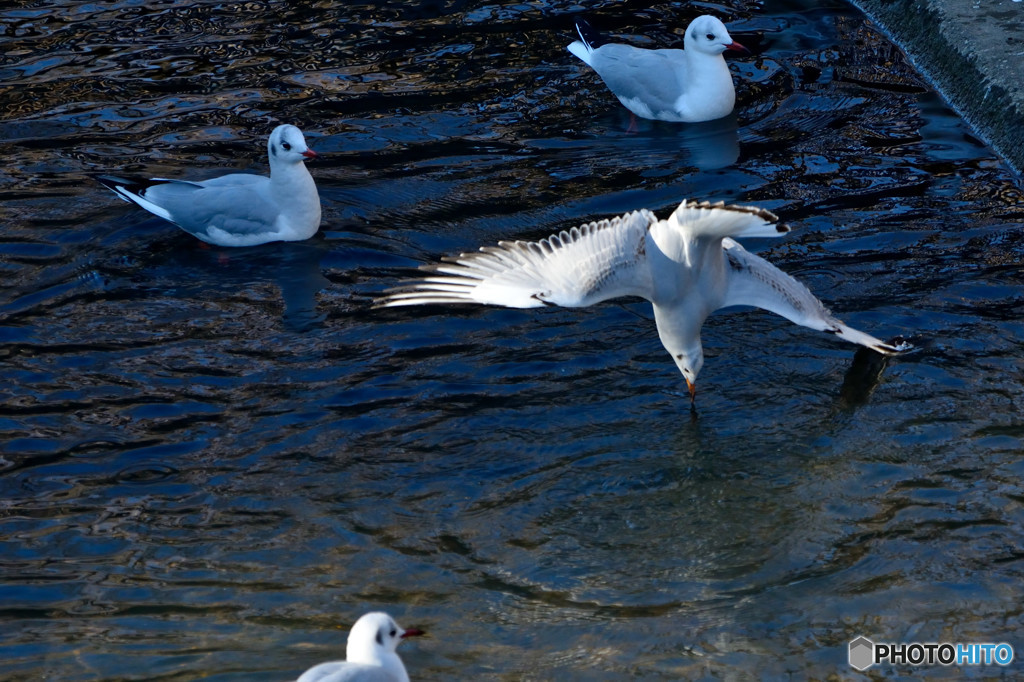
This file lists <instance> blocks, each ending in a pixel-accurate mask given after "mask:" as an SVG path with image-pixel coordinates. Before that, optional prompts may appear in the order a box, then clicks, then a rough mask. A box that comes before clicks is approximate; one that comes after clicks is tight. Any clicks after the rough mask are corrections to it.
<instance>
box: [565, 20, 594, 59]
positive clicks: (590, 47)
mask: <svg viewBox="0 0 1024 682" xmlns="http://www.w3.org/2000/svg"><path fill="white" fill-rule="evenodd" d="M576 32H577V33H579V34H580V39H579V40H577V41H576V42H574V43H571V44H569V45H568V46H567V47H566V49H567V50H569V52H572V53H573V54H574V55H576V56H577V57H579V58H580V59H581V60H582V61H583V63H585V64H587V65H588V66H591V64H590V56H591V55H592V54H593V52H594V50H596V49H597V48H599V47H601V43H602V42H603V41H602V40H601V34H600V33H598V32H597V31H596V30H595V29H594V27H593V26H591V25H590V24H589V23H588V22H587V20H586V19H577V20H576Z"/></svg>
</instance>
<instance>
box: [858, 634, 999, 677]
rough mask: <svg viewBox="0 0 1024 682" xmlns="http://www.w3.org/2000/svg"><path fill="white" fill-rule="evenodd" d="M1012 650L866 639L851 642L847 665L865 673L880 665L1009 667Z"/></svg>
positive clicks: (981, 645) (969, 645) (974, 645)
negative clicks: (896, 642) (880, 641)
mask: <svg viewBox="0 0 1024 682" xmlns="http://www.w3.org/2000/svg"><path fill="white" fill-rule="evenodd" d="M1012 662H1013V647H1012V646H1010V645H1009V644H1006V643H1005V642H1001V643H999V644H950V643H948V642H943V643H941V644H939V643H935V642H929V643H927V644H923V643H921V642H910V643H901V644H893V643H885V644H882V643H877V642H872V641H871V640H870V639H868V638H867V637H863V636H862V637H858V638H857V639H855V640H853V641H852V642H850V665H851V666H853V667H854V668H856V669H857V670H867V669H868V668H870V667H871V666H873V665H877V664H879V663H889V664H891V665H993V664H994V665H1010V663H1012Z"/></svg>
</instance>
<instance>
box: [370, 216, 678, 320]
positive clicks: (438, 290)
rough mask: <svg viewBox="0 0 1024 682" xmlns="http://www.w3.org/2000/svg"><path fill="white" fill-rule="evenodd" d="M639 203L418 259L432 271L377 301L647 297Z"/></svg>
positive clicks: (516, 303)
mask: <svg viewBox="0 0 1024 682" xmlns="http://www.w3.org/2000/svg"><path fill="white" fill-rule="evenodd" d="M657 220H658V219H657V218H656V217H655V216H654V214H653V213H651V212H650V211H646V210H641V211H635V212H633V213H627V214H626V215H623V216H620V217H617V218H612V219H610V220H601V221H598V222H594V223H588V224H586V225H582V226H580V227H574V228H572V229H571V230H567V231H563V232H560V233H558V234H556V235H552V236H551V237H548V238H547V239H542V240H541V241H539V242H522V241H516V242H499V244H498V246H497V247H483V248H481V249H480V250H479V251H478V252H475V253H464V254H462V255H460V256H457V257H455V258H445V259H444V261H445V262H443V263H440V264H438V265H428V266H424V268H423V269H425V270H427V271H429V272H431V273H433V274H431V275H429V276H426V277H423V278H422V279H418V280H411V281H409V282H406V283H404V284H402V285H401V286H398V287H396V288H394V289H389V290H387V291H386V292H385V294H386V295H385V296H384V297H382V298H380V299H378V300H377V301H376V302H375V305H376V306H377V307H392V306H403V305H421V304H425V303H484V304H491V305H501V306H506V307H509V308H537V307H540V306H554V305H559V306H566V307H574V308H575V307H583V306H589V305H593V304H595V303H600V302H601V301H607V300H608V299H612V298H618V297H620V296H639V297H641V298H647V299H650V297H651V295H652V293H653V291H652V290H653V286H652V283H651V271H650V268H649V266H648V263H647V251H646V250H647V239H648V233H649V231H650V228H651V226H652V225H654V224H655V223H656V222H657Z"/></svg>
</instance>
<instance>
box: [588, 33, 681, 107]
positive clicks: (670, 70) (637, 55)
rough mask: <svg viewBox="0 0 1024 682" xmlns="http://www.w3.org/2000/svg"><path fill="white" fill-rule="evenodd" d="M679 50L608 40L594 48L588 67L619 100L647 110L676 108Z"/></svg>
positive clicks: (678, 94) (679, 65)
mask: <svg viewBox="0 0 1024 682" xmlns="http://www.w3.org/2000/svg"><path fill="white" fill-rule="evenodd" d="M682 56H683V51H682V50H645V49H643V48H639V47H633V46H631V45H621V44H617V43H610V44H608V45H602V46H601V47H599V48H597V49H596V50H594V52H593V55H592V56H591V66H593V68H594V70H595V71H597V73H598V75H600V76H601V78H602V79H603V80H604V82H605V84H606V85H607V86H608V89H609V90H611V91H612V92H613V93H615V96H616V97H618V98H620V99H628V100H636V101H639V102H642V103H643V104H644V105H646V106H647V107H648V108H649V109H650V110H651V113H653V114H657V113H659V112H671V113H673V114H674V113H675V111H676V106H675V105H676V100H677V99H679V97H680V95H682V94H683V90H682V85H681V82H682V80H681V78H680V73H679V71H680V69H682V68H683V59H682Z"/></svg>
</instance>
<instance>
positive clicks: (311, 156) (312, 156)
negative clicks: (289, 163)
mask: <svg viewBox="0 0 1024 682" xmlns="http://www.w3.org/2000/svg"><path fill="white" fill-rule="evenodd" d="M302 155H303V156H305V157H306V158H307V159H315V158H316V152H315V151H313V150H312V149H307V150H306V151H304V152H302Z"/></svg>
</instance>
